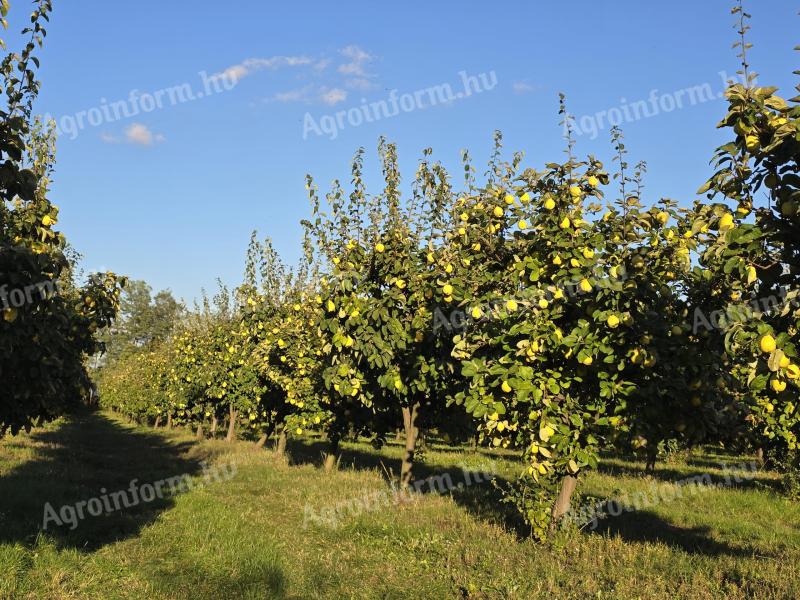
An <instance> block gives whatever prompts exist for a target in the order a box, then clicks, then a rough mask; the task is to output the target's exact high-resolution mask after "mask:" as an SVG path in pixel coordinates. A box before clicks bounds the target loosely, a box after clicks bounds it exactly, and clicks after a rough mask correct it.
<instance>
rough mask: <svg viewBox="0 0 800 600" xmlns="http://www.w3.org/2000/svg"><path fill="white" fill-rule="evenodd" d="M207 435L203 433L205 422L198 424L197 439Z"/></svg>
mask: <svg viewBox="0 0 800 600" xmlns="http://www.w3.org/2000/svg"><path fill="white" fill-rule="evenodd" d="M204 437H205V436H204V435H203V424H202V423H198V424H197V439H198V440H202V439H203V438H204Z"/></svg>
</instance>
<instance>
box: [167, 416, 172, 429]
mask: <svg viewBox="0 0 800 600" xmlns="http://www.w3.org/2000/svg"><path fill="white" fill-rule="evenodd" d="M167 429H172V415H167Z"/></svg>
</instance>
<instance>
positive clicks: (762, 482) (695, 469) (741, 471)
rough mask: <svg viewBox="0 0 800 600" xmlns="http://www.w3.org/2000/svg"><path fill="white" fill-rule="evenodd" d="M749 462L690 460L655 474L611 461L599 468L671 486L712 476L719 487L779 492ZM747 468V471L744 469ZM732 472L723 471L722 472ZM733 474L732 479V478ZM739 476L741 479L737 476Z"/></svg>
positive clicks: (776, 485) (776, 483)
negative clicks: (767, 489)
mask: <svg viewBox="0 0 800 600" xmlns="http://www.w3.org/2000/svg"><path fill="white" fill-rule="evenodd" d="M748 464H749V461H744V460H743V462H741V463H733V462H731V463H722V462H717V463H715V462H712V461H707V460H693V459H689V460H688V461H687V464H685V465H678V464H675V465H656V468H655V471H652V472H650V473H646V472H645V470H644V469H643V468H638V467H635V466H631V465H627V464H619V463H617V462H610V461H608V460H601V461H600V464H599V465H598V467H597V471H598V473H602V474H604V475H610V476H612V477H640V478H649V479H654V480H657V481H663V482H667V483H676V482H679V481H682V480H686V479H690V478H697V477H699V476H705V475H708V477H710V478H711V481H713V482H714V483H715V484H718V485H722V486H723V487H726V488H731V489H747V488H763V487H766V488H769V489H773V490H778V489H779V488H780V482H779V481H778V480H776V479H774V478H772V477H769V476H767V475H764V474H760V473H758V472H754V471H753V470H749V469H750V467H749V466H746V465H748ZM742 467H744V468H742ZM723 468H727V469H730V471H729V472H723V471H722V469H723ZM728 473H730V477H728ZM737 475H738V476H739V478H738V480H737V478H736V476H737Z"/></svg>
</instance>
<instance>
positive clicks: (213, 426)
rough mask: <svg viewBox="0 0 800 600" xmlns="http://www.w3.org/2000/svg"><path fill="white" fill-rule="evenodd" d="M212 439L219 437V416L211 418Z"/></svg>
mask: <svg viewBox="0 0 800 600" xmlns="http://www.w3.org/2000/svg"><path fill="white" fill-rule="evenodd" d="M210 433H211V437H212V438H213V437H214V436H215V435H217V415H214V416H213V417H211V432H210Z"/></svg>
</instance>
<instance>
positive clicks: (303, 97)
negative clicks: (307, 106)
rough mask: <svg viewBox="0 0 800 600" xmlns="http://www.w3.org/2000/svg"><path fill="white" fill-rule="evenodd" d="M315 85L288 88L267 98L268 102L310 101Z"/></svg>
mask: <svg viewBox="0 0 800 600" xmlns="http://www.w3.org/2000/svg"><path fill="white" fill-rule="evenodd" d="M313 89H314V86H312V85H307V86H305V87H301V88H298V89H296V90H287V91H285V92H277V93H275V94H273V95H272V96H270V97H269V98H266V100H265V101H266V102H309V101H310V100H311V92H312V91H313Z"/></svg>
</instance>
